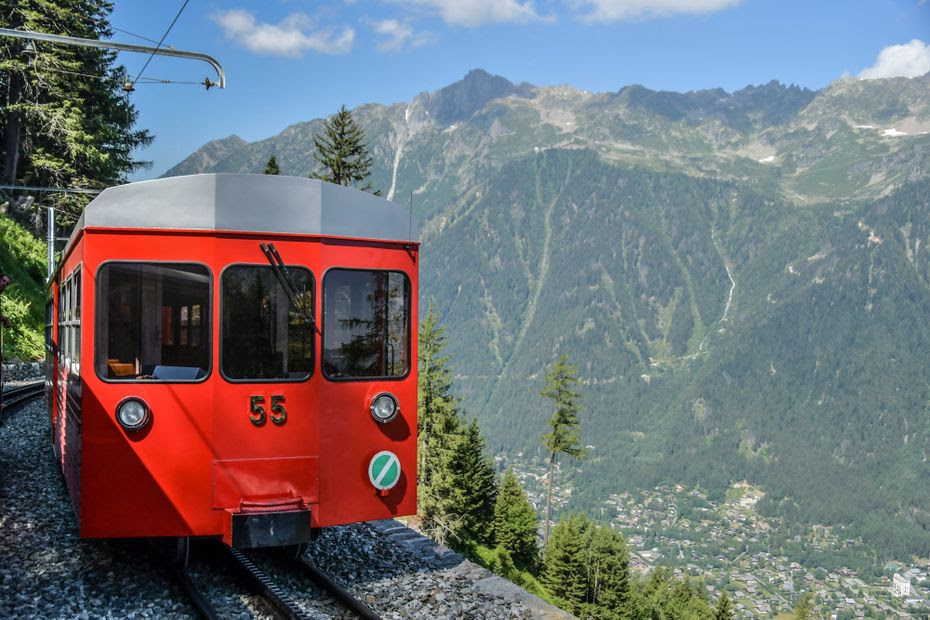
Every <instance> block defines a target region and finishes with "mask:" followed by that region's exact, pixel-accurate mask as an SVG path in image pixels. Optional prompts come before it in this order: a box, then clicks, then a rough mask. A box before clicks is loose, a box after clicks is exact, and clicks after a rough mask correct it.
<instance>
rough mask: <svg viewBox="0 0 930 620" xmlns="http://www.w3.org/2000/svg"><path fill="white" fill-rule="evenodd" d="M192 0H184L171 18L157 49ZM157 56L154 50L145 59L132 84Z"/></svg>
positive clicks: (157, 48) (156, 48)
mask: <svg viewBox="0 0 930 620" xmlns="http://www.w3.org/2000/svg"><path fill="white" fill-rule="evenodd" d="M188 2H190V0H184V4H182V5H181V8H180V9H178V14H177V15H175V16H174V19H172V20H171V24H170V25H169V26H168V29H167V30H165V34H163V35H161V40H159V41H158V44H157V45H156V46H155V50H159V49H161V44H162V43H164V42H165V37H167V36H168V33H169V32H171V29H172V28H174V25H175V23H177V21H178V18H179V17H181V13H183V12H184V9H185V8H187V3H188ZM153 58H155V51H153V52H152V53H151V54H150V55H149V57H148V59H147V60H146V61H145V64H144V65H142V69H141V70H140V71H139V74H138V75H136V79H134V80H133V81H132V85H133V86H135V85H136V82H138V81H139V78H141V77H142V74H143V73H145V70H146V68H148V66H149V63H150V62H152V59H153Z"/></svg>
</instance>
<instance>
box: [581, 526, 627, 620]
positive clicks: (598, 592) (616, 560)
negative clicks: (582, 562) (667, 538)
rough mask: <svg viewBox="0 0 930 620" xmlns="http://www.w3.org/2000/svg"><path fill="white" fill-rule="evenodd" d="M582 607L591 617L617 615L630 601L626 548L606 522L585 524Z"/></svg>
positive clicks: (621, 537)
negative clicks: (583, 596)
mask: <svg viewBox="0 0 930 620" xmlns="http://www.w3.org/2000/svg"><path fill="white" fill-rule="evenodd" d="M584 544H585V547H586V553H587V556H586V557H587V562H586V569H587V572H586V576H587V594H586V596H585V602H586V609H587V610H588V614H587V615H589V616H591V617H595V618H620V617H621V616H622V615H623V613H624V612H626V610H627V608H628V607H629V604H630V552H629V550H628V549H627V546H626V541H625V540H624V539H623V536H622V535H621V534H618V533H617V532H614V531H613V530H611V529H610V528H609V527H607V526H603V525H594V526H592V527H589V528H588V535H587V536H586V540H585V543H584Z"/></svg>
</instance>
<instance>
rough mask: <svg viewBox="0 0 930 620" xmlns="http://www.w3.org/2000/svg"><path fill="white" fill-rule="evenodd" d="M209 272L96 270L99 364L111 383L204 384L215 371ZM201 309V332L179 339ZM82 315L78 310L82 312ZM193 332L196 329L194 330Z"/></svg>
mask: <svg viewBox="0 0 930 620" xmlns="http://www.w3.org/2000/svg"><path fill="white" fill-rule="evenodd" d="M211 288H212V287H211V279H210V272H209V270H208V269H207V268H206V267H205V266H203V265H196V264H187V263H116V262H114V263H106V264H104V265H103V266H101V267H100V269H99V270H98V271H97V303H96V311H95V313H94V314H95V340H94V366H95V368H96V371H97V375H98V376H99V377H100V378H101V379H104V380H107V381H172V382H175V381H180V382H183V381H202V380H204V379H206V377H207V375H209V373H210V367H211V350H210V349H211V347H210V297H211V296H210V291H211ZM191 307H197V308H200V313H201V317H202V320H201V321H200V322H199V324H198V325H197V326H196V329H197V330H198V334H197V337H196V339H195V340H194V339H191V338H190V334H188V338H187V339H186V342H184V343H182V342H181V338H180V337H179V329H180V321H179V317H180V316H181V313H182V311H184V312H187V311H188V309H189V308H191ZM78 312H79V311H78ZM190 329H194V328H193V327H191V328H190Z"/></svg>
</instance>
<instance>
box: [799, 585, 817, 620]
mask: <svg viewBox="0 0 930 620" xmlns="http://www.w3.org/2000/svg"><path fill="white" fill-rule="evenodd" d="M813 615H814V595H813V594H811V593H810V592H805V593H804V596H802V597H801V600H799V601H798V603H797V604H796V605H795V606H794V619H795V620H810V618H812V617H813Z"/></svg>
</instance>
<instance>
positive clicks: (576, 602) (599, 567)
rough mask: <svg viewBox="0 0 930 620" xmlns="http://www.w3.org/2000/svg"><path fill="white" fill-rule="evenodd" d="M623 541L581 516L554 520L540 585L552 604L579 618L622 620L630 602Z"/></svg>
mask: <svg viewBox="0 0 930 620" xmlns="http://www.w3.org/2000/svg"><path fill="white" fill-rule="evenodd" d="M629 563H630V553H629V550H628V549H627V546H626V541H625V540H624V539H623V536H622V535H621V534H619V533H617V532H614V531H613V530H611V529H610V528H609V527H607V526H604V525H599V524H597V523H592V522H591V521H588V519H587V518H586V517H585V516H584V515H583V514H572V515H569V517H568V518H566V519H560V520H559V522H558V523H557V524H556V526H555V528H554V529H553V530H552V537H551V538H550V540H549V544H548V546H547V548H546V559H545V567H544V573H543V581H544V583H545V584H546V589H547V591H548V592H549V594H550V595H551V596H552V597H553V599H554V600H555V601H556V603H557V604H558V605H559V606H560V607H562V608H563V609H565V610H567V611H570V612H572V613H573V614H575V615H578V616H580V617H583V618H617V619H619V618H622V617H625V614H626V613H627V612H628V611H629V609H630V605H631V603H632V596H633V592H632V585H631V581H630V567H629Z"/></svg>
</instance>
